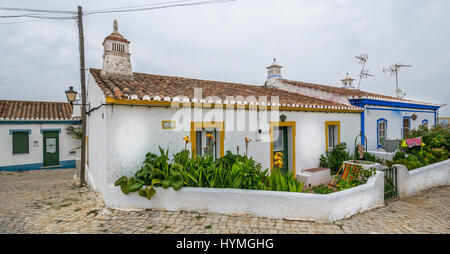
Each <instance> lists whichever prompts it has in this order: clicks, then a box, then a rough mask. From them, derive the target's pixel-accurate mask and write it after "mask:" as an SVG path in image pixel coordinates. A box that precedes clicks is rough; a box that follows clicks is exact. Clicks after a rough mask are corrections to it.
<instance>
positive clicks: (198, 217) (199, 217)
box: [194, 215, 205, 220]
mask: <svg viewBox="0 0 450 254" xmlns="http://www.w3.org/2000/svg"><path fill="white" fill-rule="evenodd" d="M194 218H196V219H197V220H200V219H201V218H205V216H201V215H198V216H195V217H194Z"/></svg>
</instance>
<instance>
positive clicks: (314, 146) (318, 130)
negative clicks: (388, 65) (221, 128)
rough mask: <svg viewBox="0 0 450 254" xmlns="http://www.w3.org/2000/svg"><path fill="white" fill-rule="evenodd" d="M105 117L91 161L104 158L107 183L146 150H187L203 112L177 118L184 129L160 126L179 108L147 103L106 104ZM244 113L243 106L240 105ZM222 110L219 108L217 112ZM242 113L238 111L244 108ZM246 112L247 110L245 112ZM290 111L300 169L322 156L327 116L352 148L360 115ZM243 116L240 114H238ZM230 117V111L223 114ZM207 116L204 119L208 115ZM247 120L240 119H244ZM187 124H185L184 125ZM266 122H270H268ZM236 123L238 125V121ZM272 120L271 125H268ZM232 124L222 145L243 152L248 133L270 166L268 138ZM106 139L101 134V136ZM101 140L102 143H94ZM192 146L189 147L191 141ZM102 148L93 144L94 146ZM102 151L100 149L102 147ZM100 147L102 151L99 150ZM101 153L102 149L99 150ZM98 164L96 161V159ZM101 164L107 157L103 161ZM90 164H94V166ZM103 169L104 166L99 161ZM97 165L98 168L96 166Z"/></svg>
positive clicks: (128, 171)
mask: <svg viewBox="0 0 450 254" xmlns="http://www.w3.org/2000/svg"><path fill="white" fill-rule="evenodd" d="M103 108H104V110H105V111H104V114H105V115H104V117H105V118H107V121H106V123H105V124H106V133H104V134H101V135H105V136H106V143H105V144H103V143H102V146H103V145H105V150H106V158H104V157H103V156H104V154H102V155H101V156H94V155H93V153H98V152H94V149H95V148H94V147H93V146H94V145H93V143H94V142H95V141H94V138H90V139H89V143H90V151H92V152H90V163H94V162H93V160H97V159H99V160H102V161H103V160H106V168H107V170H108V173H107V184H111V183H113V182H114V181H115V180H117V179H118V178H119V177H120V176H122V175H128V176H130V175H132V174H134V173H135V172H136V171H137V170H139V169H140V167H141V166H142V162H143V161H144V159H145V154H146V153H147V152H152V153H156V154H158V153H159V150H158V146H161V147H163V148H164V149H167V148H170V150H169V153H170V155H172V154H174V153H176V152H179V151H181V150H182V149H184V142H183V140H182V138H183V137H184V136H186V135H190V122H191V120H194V121H201V118H202V117H201V115H198V116H193V117H192V119H188V120H187V121H186V122H185V123H183V122H182V121H178V122H177V123H176V125H177V127H178V128H180V129H181V130H180V131H177V130H172V129H162V126H161V122H162V121H163V120H171V119H172V116H173V115H174V114H175V113H176V112H177V109H171V108H157V107H152V108H149V107H146V106H133V107H131V106H128V105H114V106H113V105H107V106H104V107H103ZM214 111H215V110H203V118H204V121H208V120H211V121H212V120H215V121H223V120H224V116H223V114H221V113H219V114H216V117H215V118H210V117H208V116H207V115H210V116H211V115H212V112H214ZM241 111H242V112H245V111H244V110H241ZM217 112H220V111H217ZM242 112H240V113H242ZM247 112H248V111H247ZM282 113H283V114H285V115H286V116H287V120H286V121H295V122H296V144H295V146H296V148H295V152H296V172H300V170H301V169H307V168H312V167H317V166H319V158H320V155H322V154H324V152H325V149H326V146H325V121H341V142H346V143H347V144H348V145H349V148H350V149H351V151H353V147H354V139H355V137H356V136H357V135H358V134H359V125H357V124H356V125H355V122H357V123H359V114H357V113H356V114H350V113H317V112H282ZM238 115H239V113H238ZM225 116H226V114H225ZM205 118H206V119H205ZM242 122H244V121H239V122H238V124H236V125H239V124H242ZM186 124H187V129H186V130H183V128H184V127H185V125H186ZM266 124H267V122H266ZM236 125H235V126H234V129H235V130H236V129H237V127H238V126H236ZM267 125H268V124H267ZM96 128H98V131H99V132H103V128H104V127H102V125H101V124H100V125H99V126H93V122H92V121H91V123H90V126H89V129H90V130H91V129H96ZM232 129H233V126H232V124H231V121H225V141H224V150H225V151H227V150H231V151H232V152H234V153H235V152H236V146H237V145H239V147H240V153H241V154H243V153H244V150H245V142H244V138H245V137H249V138H251V139H252V140H253V141H252V142H251V143H250V145H249V150H248V151H249V156H253V158H254V159H255V160H256V161H258V162H260V163H261V164H262V166H263V168H269V167H270V143H269V142H267V141H268V140H267V141H265V140H262V141H256V133H257V131H256V130H255V131H248V130H247V131H230V130H232ZM99 139H100V140H103V138H99ZM96 145H99V144H96ZM188 148H189V149H190V146H188ZM99 149H100V148H97V149H95V150H96V151H97V150H99ZM100 150H101V149H100ZM99 152H100V151H99ZM101 153H103V151H101ZM95 163H97V162H95ZM101 163H103V162H101ZM90 166H92V165H90ZM101 168H103V166H101ZM95 170H100V169H99V168H97V167H96V168H95Z"/></svg>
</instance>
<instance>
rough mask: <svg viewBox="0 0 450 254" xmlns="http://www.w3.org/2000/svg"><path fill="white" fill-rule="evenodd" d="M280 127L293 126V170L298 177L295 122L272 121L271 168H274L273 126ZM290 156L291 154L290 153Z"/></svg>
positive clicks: (270, 131)
mask: <svg viewBox="0 0 450 254" xmlns="http://www.w3.org/2000/svg"><path fill="white" fill-rule="evenodd" d="M276 126H277V127H280V126H290V127H292V137H291V138H292V172H293V174H294V178H295V177H296V170H295V135H296V131H295V122H294V121H290V122H270V130H269V134H270V170H273V127H276ZM289 156H290V155H289Z"/></svg>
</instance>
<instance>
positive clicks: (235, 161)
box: [115, 148, 303, 199]
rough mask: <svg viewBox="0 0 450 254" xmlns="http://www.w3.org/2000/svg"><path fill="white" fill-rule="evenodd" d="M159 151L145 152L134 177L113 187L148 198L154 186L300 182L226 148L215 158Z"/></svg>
mask: <svg viewBox="0 0 450 254" xmlns="http://www.w3.org/2000/svg"><path fill="white" fill-rule="evenodd" d="M159 151H160V154H159V155H155V154H152V153H147V154H146V157H145V161H144V163H143V166H142V167H141V169H140V170H139V171H137V172H136V173H135V175H134V176H133V177H129V178H128V177H126V176H122V177H120V178H119V179H118V180H117V181H116V182H115V186H120V188H121V190H122V192H123V193H125V194H128V193H130V192H136V191H138V192H139V195H140V196H143V197H146V198H148V199H151V198H152V196H153V195H154V194H155V193H156V190H155V187H158V186H161V187H163V188H169V187H172V188H173V189H174V190H179V189H180V188H181V187H183V186H190V187H206V188H238V189H254V190H276V191H292V192H301V191H302V190H303V183H300V182H298V181H297V180H296V179H295V178H294V175H293V174H292V173H290V172H289V173H282V172H280V171H279V170H273V171H272V172H271V173H270V175H269V174H268V169H266V170H262V167H261V164H260V163H257V162H256V161H255V160H253V158H251V157H250V158H248V157H247V156H242V155H235V154H232V153H231V152H230V151H227V153H226V155H225V156H224V157H223V158H221V159H218V160H217V161H214V159H213V157H212V156H210V155H205V156H197V157H190V156H189V151H187V150H183V151H181V152H179V153H177V154H174V156H173V160H169V157H168V154H169V151H168V150H164V149H162V148H159Z"/></svg>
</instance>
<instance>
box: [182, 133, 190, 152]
mask: <svg viewBox="0 0 450 254" xmlns="http://www.w3.org/2000/svg"><path fill="white" fill-rule="evenodd" d="M183 140H184V142H185V143H184V150H187V149H186V147H187V144H189V142H191V139H189V136H185V137H184V138H183Z"/></svg>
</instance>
